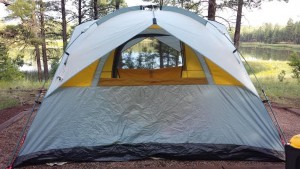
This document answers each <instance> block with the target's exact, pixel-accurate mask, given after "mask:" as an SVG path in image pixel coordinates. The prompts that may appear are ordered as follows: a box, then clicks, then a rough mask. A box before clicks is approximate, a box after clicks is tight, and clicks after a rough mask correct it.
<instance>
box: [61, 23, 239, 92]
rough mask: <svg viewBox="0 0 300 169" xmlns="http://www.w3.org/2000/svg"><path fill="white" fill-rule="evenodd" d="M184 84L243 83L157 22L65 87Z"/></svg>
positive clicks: (71, 80) (81, 73)
mask: <svg viewBox="0 0 300 169" xmlns="http://www.w3.org/2000/svg"><path fill="white" fill-rule="evenodd" d="M220 55H222V53H220ZM180 84H183V85H184V84H217V85H233V86H242V84H241V83H240V82H239V81H238V80H236V79H235V78H234V77H232V76H231V75H230V74H229V73H227V72H226V71H225V70H223V69H222V68H220V67H219V66H218V65H216V64H215V63H214V62H212V61H211V60H210V59H208V58H206V57H205V56H202V55H201V54H200V53H198V52H195V50H193V49H192V48H191V47H190V46H188V45H187V44H185V43H183V42H181V41H180V40H178V39H177V38H176V37H174V36H172V35H171V34H169V33H168V32H167V31H165V30H163V29H162V28H160V27H159V26H158V25H156V24H155V25H152V26H150V27H149V28H148V29H146V30H144V31H143V32H141V33H139V34H138V35H136V36H135V37H133V38H131V39H130V40H128V41H127V42H125V43H123V44H122V45H120V46H118V47H117V48H115V49H114V50H112V51H110V52H109V53H108V54H106V55H105V56H104V57H101V58H100V59H99V60H96V61H95V62H93V63H92V64H90V65H89V66H88V67H86V68H85V69H83V70H82V71H80V72H79V73H78V74H76V75H75V76H73V77H72V78H71V79H70V80H68V81H66V82H65V83H64V84H63V87H84V86H142V85H180Z"/></svg>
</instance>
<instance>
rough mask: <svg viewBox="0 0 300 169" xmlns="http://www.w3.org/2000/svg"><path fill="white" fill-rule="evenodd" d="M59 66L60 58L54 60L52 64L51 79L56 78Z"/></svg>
mask: <svg viewBox="0 0 300 169" xmlns="http://www.w3.org/2000/svg"><path fill="white" fill-rule="evenodd" d="M58 66H59V58H55V59H53V60H52V63H51V70H50V78H53V77H54V75H55V72H56V70H57V68H58Z"/></svg>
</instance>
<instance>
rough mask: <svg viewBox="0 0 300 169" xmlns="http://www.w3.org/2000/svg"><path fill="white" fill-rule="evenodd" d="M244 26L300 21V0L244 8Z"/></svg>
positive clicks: (132, 0) (1, 9)
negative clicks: (255, 7)
mask: <svg viewBox="0 0 300 169" xmlns="http://www.w3.org/2000/svg"><path fill="white" fill-rule="evenodd" d="M125 1H126V3H127V4H128V6H135V5H145V4H149V2H143V1H142V0H125ZM5 9H6V7H5V6H4V5H3V4H0V19H1V18H3V17H4V16H6V15H7V12H6V10H5ZM243 14H244V15H245V17H244V18H243V23H242V24H243V25H244V26H259V25H262V24H263V23H273V24H279V25H285V24H286V23H287V21H288V20H289V18H292V19H293V21H300V0H289V2H288V3H285V2H279V1H277V0H273V1H271V2H269V1H268V0H266V1H263V2H262V6H261V9H253V10H249V9H245V8H244V9H243ZM217 15H219V16H222V17H224V18H229V17H230V16H232V13H229V12H219V11H218V12H217Z"/></svg>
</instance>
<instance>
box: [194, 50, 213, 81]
mask: <svg viewBox="0 0 300 169" xmlns="http://www.w3.org/2000/svg"><path fill="white" fill-rule="evenodd" d="M193 51H194V52H195V53H196V55H197V56H198V58H199V61H200V64H201V66H202V69H203V71H204V73H205V77H206V79H207V81H208V84H210V85H212V84H215V83H214V80H213V78H212V75H211V73H210V71H209V68H208V66H207V64H206V61H205V59H204V57H203V55H201V54H200V53H199V52H197V51H195V50H193Z"/></svg>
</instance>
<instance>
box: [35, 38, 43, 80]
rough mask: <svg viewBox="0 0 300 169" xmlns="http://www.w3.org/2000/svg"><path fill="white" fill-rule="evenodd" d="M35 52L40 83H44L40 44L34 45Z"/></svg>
mask: <svg viewBox="0 0 300 169" xmlns="http://www.w3.org/2000/svg"><path fill="white" fill-rule="evenodd" d="M34 50H35V58H36V65H37V70H38V79H39V81H42V79H43V77H42V66H41V53H40V47H39V44H37V43H36V44H34Z"/></svg>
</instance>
